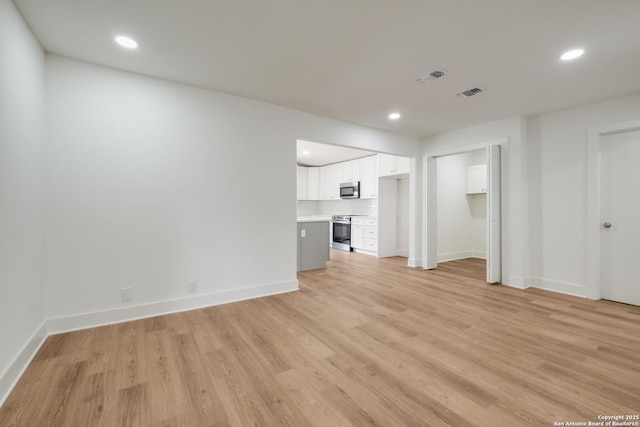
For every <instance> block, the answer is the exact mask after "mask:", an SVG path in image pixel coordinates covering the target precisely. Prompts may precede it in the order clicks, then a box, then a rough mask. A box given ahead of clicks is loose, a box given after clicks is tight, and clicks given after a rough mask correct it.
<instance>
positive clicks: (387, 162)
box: [380, 154, 411, 176]
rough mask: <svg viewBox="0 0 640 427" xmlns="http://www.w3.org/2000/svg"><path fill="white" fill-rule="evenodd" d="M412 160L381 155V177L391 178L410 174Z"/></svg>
mask: <svg viewBox="0 0 640 427" xmlns="http://www.w3.org/2000/svg"><path fill="white" fill-rule="evenodd" d="M410 162H411V161H410V159H409V158H408V157H400V156H392V155H390V154H380V176H391V175H400V174H405V173H409V170H410Z"/></svg>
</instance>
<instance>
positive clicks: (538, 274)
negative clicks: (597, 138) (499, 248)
mask: <svg viewBox="0 0 640 427" xmlns="http://www.w3.org/2000/svg"><path fill="white" fill-rule="evenodd" d="M639 118H640V95H633V96H626V97H622V98H617V99H612V100H609V101H605V102H599V103H594V104H589V105H585V106H582V107H577V108H571V109H566V110H561V111H555V112H550V113H545V114H541V115H538V116H535V117H531V118H530V119H529V121H528V138H527V139H528V143H529V158H528V163H529V165H528V169H529V171H530V172H529V177H528V178H529V179H528V181H529V187H530V191H529V194H530V201H529V206H530V207H531V215H530V218H531V223H530V226H531V230H530V233H529V234H530V236H531V278H530V283H529V284H530V285H532V286H536V287H542V288H547V289H552V290H555V291H560V292H566V293H570V294H575V295H581V296H584V295H585V286H586V282H587V273H586V272H587V258H586V257H587V255H586V228H587V223H586V218H587V130H588V129H589V128H591V127H598V126H603V125H609V124H615V123H619V122H624V121H628V120H633V119H639Z"/></svg>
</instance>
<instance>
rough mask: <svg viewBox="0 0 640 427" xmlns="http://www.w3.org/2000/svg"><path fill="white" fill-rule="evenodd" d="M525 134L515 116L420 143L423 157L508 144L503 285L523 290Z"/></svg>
mask: <svg viewBox="0 0 640 427" xmlns="http://www.w3.org/2000/svg"><path fill="white" fill-rule="evenodd" d="M526 130H527V123H526V119H525V118H523V117H521V116H514V117H510V118H507V119H502V120H497V121H493V122H488V123H483V124H480V125H477V126H471V127H467V128H463V129H457V130H454V131H451V132H445V133H442V134H438V135H433V136H429V137H425V138H423V139H422V144H423V153H424V155H425V156H432V155H443V154H446V153H453V152H456V151H457V152H464V151H469V150H473V149H477V148H479V147H480V146H482V145H484V144H485V143H487V142H490V141H497V140H506V141H507V143H506V145H505V146H503V147H502V148H503V151H502V186H503V188H502V194H503V196H504V197H503V206H502V216H503V220H504V222H505V224H506V227H505V228H506V230H505V235H503V242H502V251H503V261H504V262H503V274H502V282H503V283H505V284H508V285H511V286H515V287H524V286H525V278H527V277H528V276H529V244H528V241H529V236H528V234H529V219H528V202H529V200H528V195H527V191H528V184H527V161H526V159H527V157H526V150H527V147H526V143H527V141H526Z"/></svg>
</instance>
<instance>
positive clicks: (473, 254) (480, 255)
mask: <svg viewBox="0 0 640 427" xmlns="http://www.w3.org/2000/svg"><path fill="white" fill-rule="evenodd" d="M471 257H472V258H480V259H487V252H485V251H471Z"/></svg>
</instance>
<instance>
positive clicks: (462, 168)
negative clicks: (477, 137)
mask: <svg viewBox="0 0 640 427" xmlns="http://www.w3.org/2000/svg"><path fill="white" fill-rule="evenodd" d="M484 153H485V150H478V151H475V152H474V151H471V152H466V153H461V154H455V155H451V156H445V157H439V158H438V159H437V162H438V261H439V262H442V261H450V260H454V259H460V258H468V257H478V258H486V218H487V216H486V195H485V194H472V195H468V194H467V167H468V166H471V165H477V164H483V163H486V155H485V154H484Z"/></svg>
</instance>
